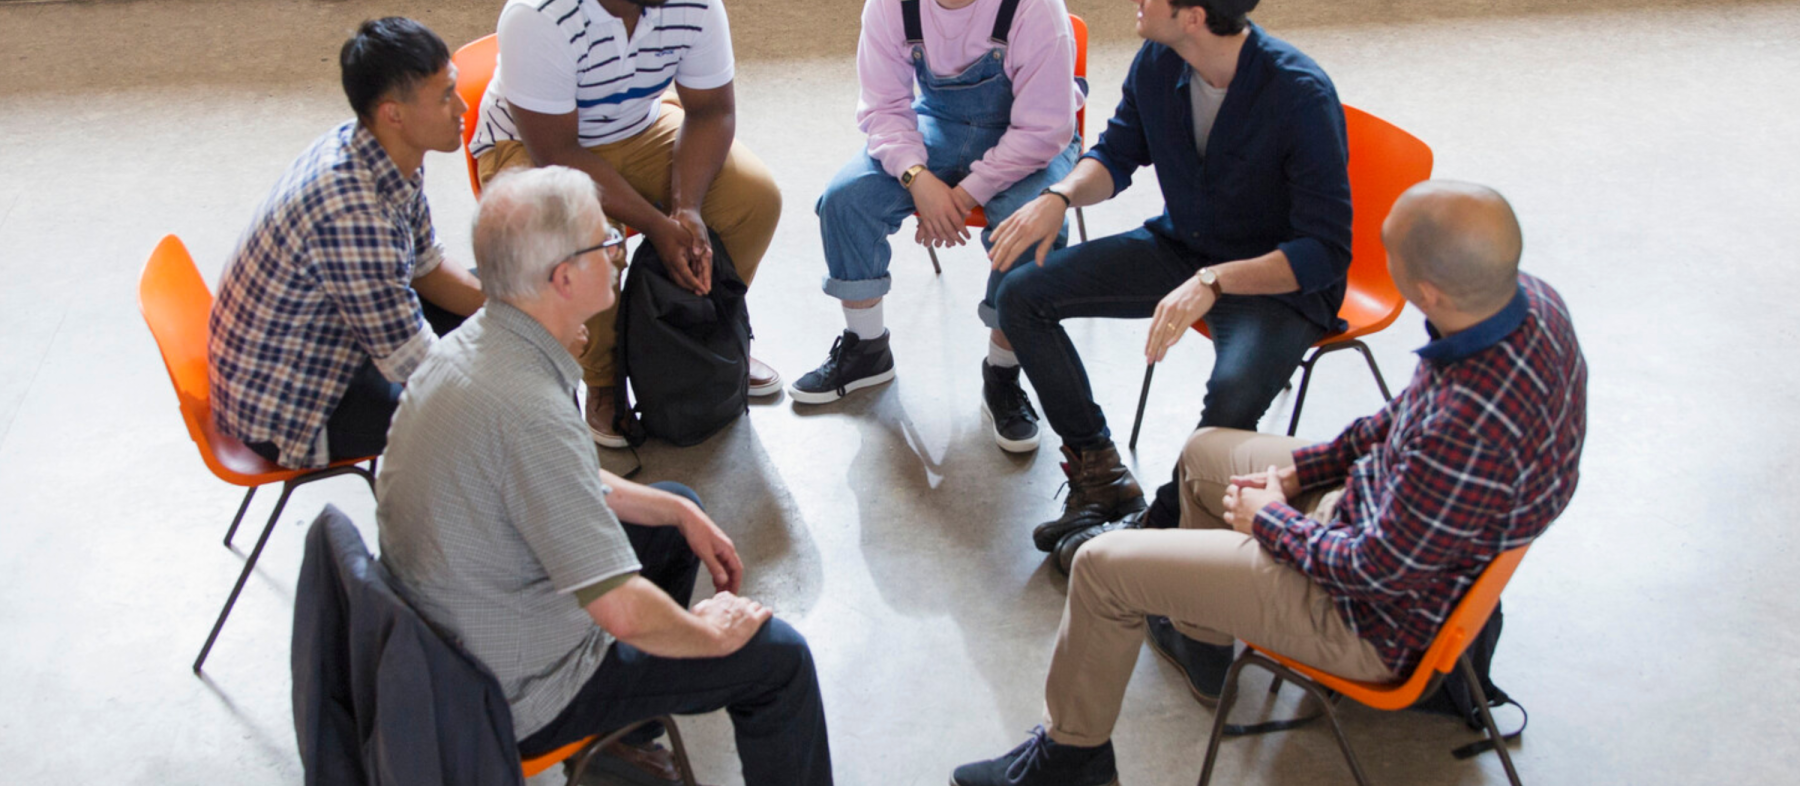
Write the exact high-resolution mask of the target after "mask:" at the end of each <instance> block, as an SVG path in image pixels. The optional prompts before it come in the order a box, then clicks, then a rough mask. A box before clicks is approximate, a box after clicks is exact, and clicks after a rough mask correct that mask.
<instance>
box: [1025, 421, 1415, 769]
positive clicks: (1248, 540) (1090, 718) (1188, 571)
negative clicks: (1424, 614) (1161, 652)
mask: <svg viewBox="0 0 1800 786" xmlns="http://www.w3.org/2000/svg"><path fill="white" fill-rule="evenodd" d="M1306 444H1307V443H1306V442H1304V441H1301V440H1297V439H1293V438H1291V437H1278V436H1272V435H1267V434H1258V433H1254V432H1248V431H1236V430H1230V429H1201V430H1199V431H1197V432H1194V435H1193V436H1192V437H1190V438H1189V439H1188V442H1187V446H1186V447H1185V448H1184V449H1183V450H1182V455H1181V463H1180V480H1181V528H1180V529H1174V530H1124V531H1119V532H1111V533H1107V534H1105V535H1102V536H1100V537H1098V538H1095V539H1094V540H1092V541H1090V542H1089V543H1088V544H1087V545H1086V546H1085V547H1083V548H1082V550H1081V552H1080V553H1079V554H1078V555H1077V556H1076V559H1075V567H1074V569H1073V570H1072V571H1071V572H1070V578H1069V600H1068V605H1067V606H1065V607H1064V609H1063V620H1062V629H1061V630H1060V631H1058V633H1057V638H1056V653H1055V655H1054V656H1053V657H1052V659H1051V661H1050V676H1049V678H1048V680H1047V684H1046V686H1045V690H1044V715H1045V719H1044V725H1045V727H1046V728H1048V729H1049V730H1050V736H1051V737H1052V738H1053V739H1055V740H1056V741H1057V742H1060V743H1063V744H1066V745H1081V746H1093V745H1099V744H1101V743H1103V742H1105V741H1106V740H1108V739H1109V738H1111V737H1112V730H1113V725H1114V723H1115V722H1117V720H1118V718H1119V705H1120V703H1121V702H1122V701H1123V700H1124V697H1125V685H1126V683H1127V682H1128V681H1130V679H1131V671H1132V667H1133V666H1134V665H1135V664H1136V663H1137V656H1138V648H1139V647H1140V646H1142V644H1143V640H1144V631H1143V628H1144V616H1145V615H1148V614H1158V615H1163V616H1167V617H1168V618H1169V619H1170V621H1171V622H1173V623H1174V625H1175V628H1176V629H1177V630H1179V631H1181V632H1182V633H1183V634H1185V635H1187V636H1188V637H1190V638H1194V639H1198V640H1200V641H1203V642H1208V643H1212V644H1229V643H1231V641H1232V640H1233V639H1234V638H1235V639H1244V640H1247V641H1253V642H1256V643H1257V644H1258V645H1261V646H1265V647H1269V648H1271V649H1274V650H1275V651H1276V652H1280V653H1281V654H1283V655H1286V656H1288V657H1291V658H1294V659H1296V660H1299V661H1300V662H1302V663H1306V664H1308V665H1311V666H1315V667H1318V668H1321V669H1324V670H1326V671H1330V672H1332V673H1334V674H1341V675H1343V676H1346V677H1351V678H1353V679H1359V680H1368V681H1386V680H1391V679H1393V678H1394V675H1393V673H1392V672H1391V671H1389V670H1388V668H1387V666H1386V665H1385V664H1383V663H1382V661H1381V657H1380V655H1379V654H1378V653H1377V652H1376V650H1375V647H1374V646H1373V645H1371V644H1369V643H1368V642H1366V641H1363V640H1362V639H1360V638H1358V637H1357V636H1356V634H1355V633H1354V632H1353V631H1351V630H1350V627H1349V626H1348V625H1347V624H1345V623H1344V620H1343V618H1342V617H1341V616H1340V615H1339V614H1338V611H1337V607H1336V606H1335V605H1334V604H1333V603H1332V599H1331V595H1330V593H1328V592H1326V591H1325V589H1324V588H1323V587H1321V586H1319V585H1317V584H1314V583H1313V581H1312V580H1311V579H1309V578H1307V577H1306V576H1305V575H1304V574H1302V573H1300V572H1299V571H1297V570H1294V569H1293V568H1290V567H1287V566H1285V565H1282V564H1279V563H1277V562H1276V561H1275V559H1274V557H1272V556H1270V555H1269V553H1268V552H1267V551H1264V550H1263V548H1262V546H1261V545H1259V544H1258V543H1257V542H1256V540H1255V539H1254V538H1252V537H1250V536H1248V535H1243V534H1240V533H1238V532H1235V531H1233V530H1231V529H1230V528H1229V527H1227V526H1226V524H1225V521H1224V518H1223V514H1224V508H1223V505H1222V503H1221V500H1222V499H1223V498H1224V496H1225V488H1226V486H1227V485H1228V484H1229V482H1230V478H1231V476H1232V475H1240V474H1249V473H1251V472H1260V471H1262V470H1265V469H1267V468H1268V467H1269V465H1271V464H1273V465H1275V466H1291V465H1293V463H1294V455H1293V452H1294V449H1295V448H1300V447H1304V446H1306ZM1341 493H1342V492H1341V490H1337V489H1334V490H1331V491H1328V492H1325V493H1319V492H1312V493H1308V494H1303V495H1301V497H1300V498H1299V499H1296V500H1292V503H1293V504H1294V506H1295V507H1296V508H1298V509H1299V510H1301V511H1304V512H1305V513H1306V514H1307V515H1308V516H1311V517H1313V518H1316V519H1323V518H1327V517H1329V516H1330V515H1331V508H1332V507H1333V506H1334V505H1335V504H1336V503H1337V499H1338V497H1339V496H1340V495H1341Z"/></svg>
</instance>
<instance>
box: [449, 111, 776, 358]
mask: <svg viewBox="0 0 1800 786" xmlns="http://www.w3.org/2000/svg"><path fill="white" fill-rule="evenodd" d="M686 116H687V113H686V112H684V111H682V109H681V105H680V104H679V103H676V102H674V101H671V100H668V99H665V100H664V102H663V105H662V113H661V114H660V115H659V116H658V117H657V118H656V122H654V123H651V124H650V126H649V127H648V128H645V129H644V130H643V131H641V132H639V133H638V134H637V136H634V137H631V138H630V139H625V140H621V141H618V142H612V143H609V144H604V145H600V146H599V147H590V148H588V150H589V151H591V152H593V153H594V154H595V155H598V156H600V157H601V158H602V159H605V160H606V163H607V164H609V165H611V166H612V168H613V169H615V170H617V171H618V173H619V175H620V176H622V177H624V178H625V182H627V183H630V184H631V188H632V190H633V191H636V192H637V193H638V195H639V196H641V197H643V198H644V199H645V200H646V201H648V202H650V203H651V204H656V205H662V206H664V207H667V206H668V205H669V201H670V198H669V180H670V176H669V170H670V168H671V166H672V165H673V164H674V161H675V137H676V136H677V135H678V134H680V132H681V121H682V118H684V117H686ZM475 164H476V176H477V177H478V178H480V180H481V182H482V184H483V185H485V184H486V183H487V182H488V181H489V180H490V179H492V178H493V177H494V176H495V175H498V174H500V173H501V172H504V171H506V170H508V169H513V168H515V167H529V166H531V165H532V164H531V156H530V155H529V154H527V153H526V152H525V145H524V144H523V143H520V142H514V141H502V142H499V143H497V144H495V146H494V148H493V149H492V150H489V151H487V152H486V153H483V154H481V157H480V158H479V159H476V162H475ZM700 218H701V220H703V221H705V222H706V225H707V226H708V227H710V228H711V229H712V230H713V231H714V232H717V233H719V239H720V240H721V241H723V242H724V243H725V250H726V252H727V253H730V254H731V262H732V265H733V266H735V267H736V268H737V273H738V276H739V277H741V278H743V279H744V284H746V285H748V284H750V283H751V281H752V280H753V279H755V278H756V268H757V267H758V266H759V265H761V264H762V258H763V254H765V253H767V252H768V250H769V241H770V240H772V239H774V237H775V224H776V223H777V222H778V221H780V220H781V191H780V189H778V188H776V186H775V177H774V175H772V174H770V172H769V168H768V167H767V166H766V165H764V164H763V162H762V159H760V158H757V157H756V154H755V153H752V152H750V149H749V148H747V147H744V145H743V144H742V143H739V142H732V143H731V151H730V153H728V154H727V155H726V157H725V165H724V166H723V167H721V168H720V169H719V175H718V177H715V178H713V182H712V187H711V188H708V189H707V190H706V197H705V198H704V199H703V200H702V201H701V203H700ZM615 223H616V222H615ZM623 265H624V263H623V262H622V261H621V262H620V266H621V269H623ZM618 290H619V279H618V278H617V277H615V278H614V279H613V292H614V294H617V293H618ZM617 314H618V307H617V306H616V305H615V306H614V307H613V308H609V309H607V310H605V311H602V312H600V313H599V314H596V315H594V318H592V319H590V320H588V322H587V329H588V344H587V349H586V350H585V351H583V352H582V353H581V367H582V376H583V377H585V378H586V380H587V383H588V384H589V385H591V386H593V387H601V388H609V387H612V386H613V382H614V379H613V373H614V370H615V369H616V368H617V367H618V354H617V344H618V333H617V330H616V328H615V325H614V319H615V317H616V316H617Z"/></svg>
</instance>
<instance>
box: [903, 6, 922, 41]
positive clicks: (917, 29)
mask: <svg viewBox="0 0 1800 786" xmlns="http://www.w3.org/2000/svg"><path fill="white" fill-rule="evenodd" d="M900 18H901V19H902V20H904V21H905V22H906V43H908V44H919V45H923V44H924V43H925V26H924V25H923V24H921V23H920V22H919V0H900Z"/></svg>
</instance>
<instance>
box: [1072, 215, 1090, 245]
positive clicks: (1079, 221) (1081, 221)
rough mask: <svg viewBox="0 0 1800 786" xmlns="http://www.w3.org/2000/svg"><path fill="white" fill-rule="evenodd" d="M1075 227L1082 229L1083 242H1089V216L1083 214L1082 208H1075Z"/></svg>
mask: <svg viewBox="0 0 1800 786" xmlns="http://www.w3.org/2000/svg"><path fill="white" fill-rule="evenodd" d="M1075 228H1076V229H1079V230H1081V242H1083V243H1086V242H1087V216H1084V215H1082V214H1081V208H1075Z"/></svg>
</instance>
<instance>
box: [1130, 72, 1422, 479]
mask: <svg viewBox="0 0 1800 786" xmlns="http://www.w3.org/2000/svg"><path fill="white" fill-rule="evenodd" d="M1344 125H1345V130H1346V131H1347V132H1348V136H1349V140H1348V142H1349V146H1350V203H1351V208H1352V210H1353V211H1354V217H1353V218H1352V219H1351V223H1350V273H1349V283H1348V285H1347V286H1346V287H1345V290H1344V304H1343V305H1342V306H1340V307H1339V308H1338V316H1339V317H1340V318H1342V319H1343V320H1344V321H1345V322H1347V323H1349V327H1348V329H1346V330H1344V331H1343V332H1342V333H1333V334H1331V335H1329V336H1326V337H1324V338H1322V339H1319V341H1318V343H1315V344H1313V351H1312V353H1311V354H1309V355H1307V357H1306V359H1305V360H1303V361H1301V363H1300V368H1301V374H1300V392H1299V393H1297V394H1295V396H1294V415H1293V417H1292V418H1291V419H1290V420H1289V421H1288V431H1287V433H1288V436H1290V437H1291V436H1293V435H1294V432H1295V431H1296V430H1298V429H1299V428H1300V410H1301V408H1302V407H1304V406H1305V405H1306V390H1307V387H1308V386H1309V385H1310V384H1311V383H1312V372H1313V364H1315V363H1317V362H1319V358H1321V357H1324V356H1325V355H1327V354H1330V353H1332V352H1337V351H1340V350H1345V349H1354V350H1356V351H1358V352H1361V353H1362V356H1363V360H1364V361H1365V362H1367V363H1368V364H1369V373H1371V374H1373V375H1375V385H1376V387H1379V388H1380V389H1381V398H1382V400H1383V401H1386V400H1389V399H1392V398H1393V395H1392V394H1391V393H1389V392H1388V386H1387V380H1385V379H1383V378H1382V376H1381V367H1380V366H1377V365H1375V355H1374V354H1373V353H1371V352H1370V351H1369V345H1367V344H1364V343H1363V342H1362V338H1363V337H1364V336H1367V335H1371V334H1374V333H1378V332H1380V331H1382V330H1385V329H1387V326H1388V325H1392V324H1394V320H1396V319H1399V318H1400V312H1401V311H1403V310H1405V308H1406V300H1405V299H1404V298H1402V297H1401V296H1400V290H1398V289H1396V288H1394V280H1393V279H1392V278H1390V277H1389V276H1388V271H1387V246H1385V245H1383V244H1382V242H1381V222H1383V221H1386V220H1387V215H1388V211H1390V210H1392V209H1393V208H1394V202H1395V200H1398V199H1399V198H1400V195H1401V194H1402V193H1404V192H1405V191H1406V189H1408V188H1412V187H1413V185H1414V184H1416V183H1419V182H1422V181H1424V180H1427V179H1429V178H1430V177H1431V164H1432V156H1431V148H1430V147H1429V146H1427V145H1426V144H1425V143H1424V142H1421V141H1419V139H1418V137H1415V136H1413V135H1412V134H1409V133H1406V132H1405V131H1403V130H1401V129H1400V128H1399V127H1398V126H1395V125H1393V124H1392V123H1389V122H1387V121H1386V120H1382V119H1381V118H1379V117H1376V116H1374V115H1371V114H1369V113H1367V112H1364V111H1362V110H1360V109H1357V108H1355V107H1352V106H1348V105H1346V106H1345V107H1344ZM1194 330H1195V331H1196V332H1198V333H1199V334H1200V335H1202V336H1206V337H1207V339H1209V340H1210V339H1211V338H1212V333H1211V331H1209V330H1207V328H1206V321H1205V320H1204V319H1202V320H1201V321H1198V322H1195V323H1194ZM1155 373H1156V366H1150V367H1148V368H1146V369H1144V387H1143V389H1142V390H1140V391H1139V392H1138V406H1137V418H1136V419H1135V420H1133V421H1132V423H1131V443H1130V445H1131V449H1132V450H1136V449H1137V441H1138V430H1139V429H1140V428H1141V427H1142V426H1143V425H1144V405H1145V404H1146V403H1147V402H1148V401H1149V400H1150V378H1151V377H1152V376H1153V375H1154V374H1155Z"/></svg>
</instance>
